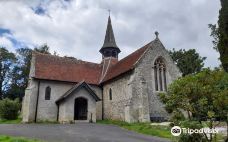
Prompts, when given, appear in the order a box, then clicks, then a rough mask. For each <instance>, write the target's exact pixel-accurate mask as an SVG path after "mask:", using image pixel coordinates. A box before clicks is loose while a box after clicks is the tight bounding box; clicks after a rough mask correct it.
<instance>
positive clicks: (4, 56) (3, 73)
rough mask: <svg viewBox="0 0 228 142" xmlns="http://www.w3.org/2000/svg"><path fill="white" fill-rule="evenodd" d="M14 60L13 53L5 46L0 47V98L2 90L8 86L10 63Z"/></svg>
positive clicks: (0, 97)
mask: <svg viewBox="0 0 228 142" xmlns="http://www.w3.org/2000/svg"><path fill="white" fill-rule="evenodd" d="M15 61H16V57H15V55H14V53H11V52H9V51H8V50H7V49H6V48H4V47H0V100H1V99H2V98H3V94H4V90H5V89H6V88H7V87H8V86H7V85H9V84H8V81H9V79H10V71H11V67H12V64H13V63H14V62H15Z"/></svg>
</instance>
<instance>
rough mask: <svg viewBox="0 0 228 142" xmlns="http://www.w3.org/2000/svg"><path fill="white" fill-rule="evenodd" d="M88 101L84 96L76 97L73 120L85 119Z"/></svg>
mask: <svg viewBox="0 0 228 142" xmlns="http://www.w3.org/2000/svg"><path fill="white" fill-rule="evenodd" d="M87 112H88V101H87V99H85V98H76V99H75V103H74V120H87Z"/></svg>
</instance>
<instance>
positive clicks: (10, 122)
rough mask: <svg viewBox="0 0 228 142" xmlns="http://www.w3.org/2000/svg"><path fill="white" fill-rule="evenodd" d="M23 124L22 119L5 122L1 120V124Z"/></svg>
mask: <svg viewBox="0 0 228 142" xmlns="http://www.w3.org/2000/svg"><path fill="white" fill-rule="evenodd" d="M19 123H21V118H18V119H16V120H5V119H1V118H0V124H19Z"/></svg>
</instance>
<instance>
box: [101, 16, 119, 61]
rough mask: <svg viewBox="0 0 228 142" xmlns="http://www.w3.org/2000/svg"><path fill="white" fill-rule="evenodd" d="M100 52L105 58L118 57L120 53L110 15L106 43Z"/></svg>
mask: <svg viewBox="0 0 228 142" xmlns="http://www.w3.org/2000/svg"><path fill="white" fill-rule="evenodd" d="M100 53H101V54H102V55H103V59H104V58H106V57H114V58H118V54H119V53H120V49H119V48H118V46H117V45H116V41H115V37H114V33H113V29H112V23H111V18H110V16H109V17H108V25H107V29H106V34H105V39H104V44H103V46H102V48H101V49H100Z"/></svg>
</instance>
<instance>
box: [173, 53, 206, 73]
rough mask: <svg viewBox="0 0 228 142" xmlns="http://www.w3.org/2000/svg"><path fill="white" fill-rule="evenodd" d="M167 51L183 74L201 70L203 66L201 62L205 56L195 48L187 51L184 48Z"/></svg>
mask: <svg viewBox="0 0 228 142" xmlns="http://www.w3.org/2000/svg"><path fill="white" fill-rule="evenodd" d="M169 53H170V55H171V57H172V59H173V60H174V62H176V64H177V66H178V67H179V69H180V71H181V72H182V75H183V76H185V75H188V74H193V73H197V72H199V71H201V70H202V68H203V66H204V63H203V62H204V60H205V59H206V57H201V56H200V55H199V53H197V52H196V50H195V49H189V50H187V51H186V50H184V49H183V50H182V49H180V50H178V51H176V50H175V49H173V50H172V51H169Z"/></svg>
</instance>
